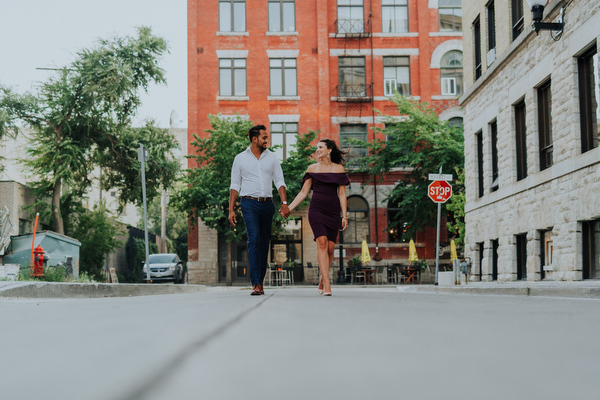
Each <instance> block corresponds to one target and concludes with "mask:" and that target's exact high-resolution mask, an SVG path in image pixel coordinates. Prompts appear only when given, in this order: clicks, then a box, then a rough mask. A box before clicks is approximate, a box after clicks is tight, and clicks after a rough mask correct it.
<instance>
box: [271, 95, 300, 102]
mask: <svg viewBox="0 0 600 400" xmlns="http://www.w3.org/2000/svg"><path fill="white" fill-rule="evenodd" d="M267 100H273V101H299V100H300V96H267Z"/></svg>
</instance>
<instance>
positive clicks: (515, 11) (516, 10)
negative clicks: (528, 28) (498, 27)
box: [511, 0, 524, 40]
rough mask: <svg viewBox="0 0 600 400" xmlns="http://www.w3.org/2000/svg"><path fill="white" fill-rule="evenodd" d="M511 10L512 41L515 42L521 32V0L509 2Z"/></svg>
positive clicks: (522, 24)
mask: <svg viewBox="0 0 600 400" xmlns="http://www.w3.org/2000/svg"><path fill="white" fill-rule="evenodd" d="M511 8H512V27H513V28H512V40H515V39H516V38H517V37H519V35H520V34H521V32H523V26H524V18H523V0H511Z"/></svg>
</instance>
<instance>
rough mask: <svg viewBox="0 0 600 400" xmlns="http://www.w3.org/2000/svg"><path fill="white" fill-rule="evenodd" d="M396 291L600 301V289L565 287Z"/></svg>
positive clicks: (420, 287)
mask: <svg viewBox="0 0 600 400" xmlns="http://www.w3.org/2000/svg"><path fill="white" fill-rule="evenodd" d="M396 290H397V291H399V292H405V293H436V294H485V295H497V296H502V295H503V296H545V297H570V298H584V299H600V287H598V286H591V287H565V286H555V287H552V286H542V287H536V286H535V285H532V286H515V287H444V286H442V287H440V286H433V285H432V286H412V287H403V286H397V287H396Z"/></svg>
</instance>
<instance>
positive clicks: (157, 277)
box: [143, 253, 185, 283]
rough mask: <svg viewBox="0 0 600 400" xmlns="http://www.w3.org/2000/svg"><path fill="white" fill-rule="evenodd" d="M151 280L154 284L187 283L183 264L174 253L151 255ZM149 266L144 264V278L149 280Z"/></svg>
mask: <svg viewBox="0 0 600 400" xmlns="http://www.w3.org/2000/svg"><path fill="white" fill-rule="evenodd" d="M148 261H149V263H150V279H151V280H152V282H163V281H173V282H175V283H184V282H185V271H184V268H183V262H182V261H181V260H180V259H179V256H178V255H177V254H174V253H163V254H150V258H149V260H148ZM147 277H148V266H147V265H146V263H145V262H144V269H143V278H144V280H147V279H148V278H147Z"/></svg>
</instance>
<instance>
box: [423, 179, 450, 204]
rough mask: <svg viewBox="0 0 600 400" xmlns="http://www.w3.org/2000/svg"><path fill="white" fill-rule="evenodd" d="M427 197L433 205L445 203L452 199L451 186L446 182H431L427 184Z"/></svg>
mask: <svg viewBox="0 0 600 400" xmlns="http://www.w3.org/2000/svg"><path fill="white" fill-rule="evenodd" d="M427 195H428V196H429V198H430V199H431V200H433V201H434V202H435V203H445V202H447V201H448V199H449V198H450V197H452V186H450V184H449V183H448V182H446V181H433V182H431V183H430V184H429V188H428V190H427Z"/></svg>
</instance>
